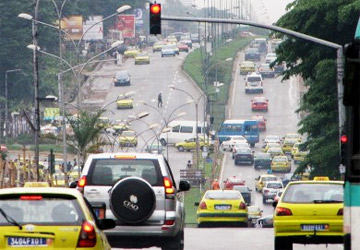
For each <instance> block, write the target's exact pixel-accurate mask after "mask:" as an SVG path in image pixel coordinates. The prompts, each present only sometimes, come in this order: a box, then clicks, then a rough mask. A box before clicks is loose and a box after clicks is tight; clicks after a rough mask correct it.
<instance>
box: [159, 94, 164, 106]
mask: <svg viewBox="0 0 360 250" xmlns="http://www.w3.org/2000/svg"><path fill="white" fill-rule="evenodd" d="M162 105H163V102H162V95H161V93H159V95H158V108H162Z"/></svg>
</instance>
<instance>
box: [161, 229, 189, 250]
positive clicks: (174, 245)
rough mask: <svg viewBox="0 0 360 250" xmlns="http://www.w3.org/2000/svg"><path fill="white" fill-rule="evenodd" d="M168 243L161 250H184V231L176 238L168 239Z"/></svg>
mask: <svg viewBox="0 0 360 250" xmlns="http://www.w3.org/2000/svg"><path fill="white" fill-rule="evenodd" d="M165 242H166V243H165V244H164V245H163V246H161V250H183V249H184V231H183V230H181V231H180V232H178V233H177V234H176V236H175V237H174V238H170V239H166V241H165Z"/></svg>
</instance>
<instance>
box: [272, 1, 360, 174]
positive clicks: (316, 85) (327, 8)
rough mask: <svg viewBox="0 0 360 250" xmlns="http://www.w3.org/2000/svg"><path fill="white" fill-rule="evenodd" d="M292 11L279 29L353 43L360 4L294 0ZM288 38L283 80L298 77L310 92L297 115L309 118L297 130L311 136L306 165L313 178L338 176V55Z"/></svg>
mask: <svg viewBox="0 0 360 250" xmlns="http://www.w3.org/2000/svg"><path fill="white" fill-rule="evenodd" d="M287 10H288V12H287V13H286V14H285V15H283V16H282V17H281V18H280V19H279V20H278V22H277V23H276V25H278V26H281V27H284V28H288V29H291V30H294V31H298V32H301V33H304V34H307V35H311V36H315V37H318V38H321V39H324V40H328V41H331V42H334V43H337V44H341V45H344V44H345V43H348V42H350V41H351V40H352V38H353V36H354V32H355V28H356V25H357V21H358V13H359V10H360V3H359V1H356V0H341V1H340V0H339V1H328V0H296V1H294V2H292V3H290V4H289V5H288V6H287ZM276 36H278V37H281V38H288V39H286V40H285V41H284V42H283V43H281V44H280V46H279V47H278V49H277V50H276V53H277V55H278V58H277V61H276V62H282V61H284V62H286V65H287V70H286V71H285V72H284V73H283V79H288V78H289V77H290V76H294V75H300V76H301V77H302V78H303V79H304V81H305V85H306V86H308V92H307V93H306V94H305V95H304V97H303V99H302V105H301V106H300V108H299V109H298V110H297V112H300V111H305V112H306V113H308V116H306V117H305V118H303V119H302V120H301V121H300V122H299V126H300V129H299V132H300V133H302V134H307V135H308V138H307V141H306V143H305V146H306V147H307V149H309V150H310V153H309V156H308V157H307V160H306V161H305V162H304V164H302V165H300V167H299V168H298V169H297V172H302V171H304V169H305V167H306V165H309V166H311V167H312V169H313V171H312V175H316V174H321V175H329V176H331V177H336V176H338V174H339V173H338V167H339V162H340V161H339V147H338V143H339V132H338V131H339V128H338V110H337V87H336V74H335V72H336V67H335V65H336V64H335V63H336V62H335V58H336V51H335V50H333V49H330V48H326V47H324V46H320V45H316V44H313V43H311V42H306V41H304V40H301V39H297V38H292V37H287V36H286V35H284V34H278V33H277V34H276Z"/></svg>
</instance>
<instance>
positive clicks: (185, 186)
mask: <svg viewBox="0 0 360 250" xmlns="http://www.w3.org/2000/svg"><path fill="white" fill-rule="evenodd" d="M189 189H190V183H189V182H188V181H185V180H181V181H180V184H179V191H188V190H189Z"/></svg>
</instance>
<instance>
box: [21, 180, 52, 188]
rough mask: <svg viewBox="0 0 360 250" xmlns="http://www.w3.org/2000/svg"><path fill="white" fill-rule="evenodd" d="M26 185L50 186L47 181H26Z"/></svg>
mask: <svg viewBox="0 0 360 250" xmlns="http://www.w3.org/2000/svg"><path fill="white" fill-rule="evenodd" d="M24 187H50V185H49V183H47V182H41V181H39V182H25V184H24Z"/></svg>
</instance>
